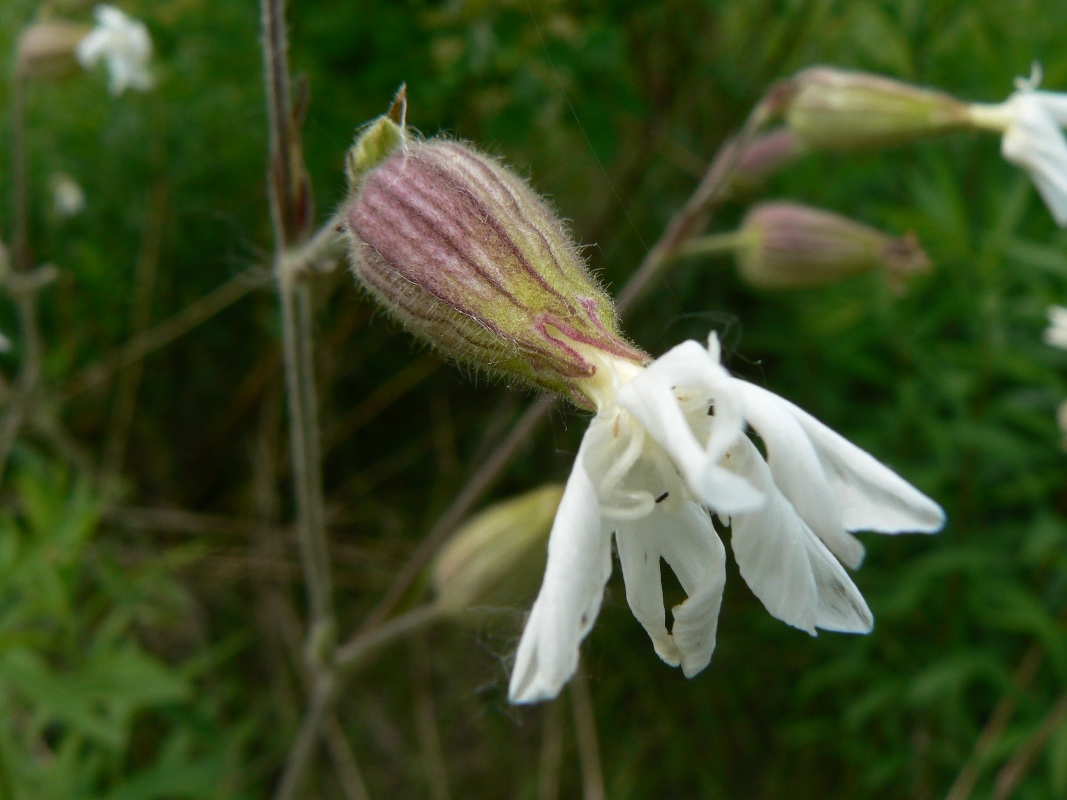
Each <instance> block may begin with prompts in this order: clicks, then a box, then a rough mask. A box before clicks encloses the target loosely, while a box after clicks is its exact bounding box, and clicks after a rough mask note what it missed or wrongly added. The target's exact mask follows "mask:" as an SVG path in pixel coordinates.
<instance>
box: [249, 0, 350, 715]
mask: <svg viewBox="0 0 1067 800" xmlns="http://www.w3.org/2000/svg"><path fill="white" fill-rule="evenodd" d="M261 11H262V19H263V65H264V73H265V77H266V88H267V106H268V113H269V118H270V170H269V186H270V199H271V220H272V223H273V228H274V270H275V277H276V281H277V285H278V296H279V302H280V305H281V312H282V356H283V361H284V364H285V383H286V393H287V395H288V399H289V425H290V428H289V435H290V440H291V452H292V459H293V475H294V477H295V483H296V507H297V529H298V531H299V541H300V554H301V564H302V566H303V569H304V579H305V582H306V585H307V592H308V606H309V609H310V618H311V624H310V625H309V628H308V649H309V652H308V656H309V657H310V658H311V660H312V663H313V664H319V665H322V664H325V663H327V662H329V660H330V653H331V651H332V648H333V641H334V635H335V634H334V621H333V620H334V616H333V592H332V586H331V584H332V580H331V575H330V561H329V549H328V546H327V539H326V527H325V513H324V506H325V501H324V498H323V494H322V463H321V456H320V444H319V430H318V402H317V398H316V392H315V374H314V353H313V336H312V330H313V326H312V310H311V297H310V292H311V289H310V287H309V286H308V285H306V284H305V283H297V282H296V281H295V280H294V276H293V274H292V272H291V270H289V269H287V268H286V266H287V264H288V263H289V261H290V259H289V257H288V251H289V248H290V247H292V246H293V245H294V244H299V242H298V241H297V240H298V239H299V235H300V231H299V230H298V228H299V225H298V224H297V222H296V220H297V219H298V211H299V209H298V208H297V204H298V202H299V198H298V191H299V188H298V185H297V181H298V180H299V175H298V172H299V170H298V163H299V162H297V161H296V159H297V158H298V157H299V150H298V147H297V144H296V135H295V131H294V127H293V120H292V108H291V93H290V86H289V65H288V43H287V34H286V26H285V13H284V3H283V0H261ZM319 694H320V693H318V692H316V693H315V694H314V695H313V696H315V697H318V696H319Z"/></svg>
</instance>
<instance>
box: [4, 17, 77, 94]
mask: <svg viewBox="0 0 1067 800" xmlns="http://www.w3.org/2000/svg"><path fill="white" fill-rule="evenodd" d="M91 31H92V28H90V27H89V26H88V25H78V24H77V23H74V22H65V21H62V20H49V21H46V22H38V23H37V24H35V25H31V26H30V27H28V28H26V29H25V30H24V31H23V32H22V34H21V35H20V36H19V40H18V45H17V50H16V55H15V64H16V70H17V73H18V76H19V77H20V78H24V79H32V80H44V81H47V80H57V79H59V78H65V77H68V76H70V75H73V74H75V73H77V72H79V71H80V69H81V68H80V67H79V65H78V60H77V58H76V57H75V49H76V48H77V46H78V43H79V42H80V41H82V40H83V39H84V38H85V37H86V36H88V35H89V33H90V32H91Z"/></svg>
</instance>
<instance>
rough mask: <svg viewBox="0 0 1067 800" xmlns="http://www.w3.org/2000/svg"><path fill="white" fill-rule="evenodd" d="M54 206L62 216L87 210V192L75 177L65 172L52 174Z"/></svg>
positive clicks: (69, 215)
mask: <svg viewBox="0 0 1067 800" xmlns="http://www.w3.org/2000/svg"><path fill="white" fill-rule="evenodd" d="M49 183H50V184H51V187H52V207H53V208H54V209H55V212H56V214H58V215H59V216H61V217H74V216H77V215H78V214H80V213H81V212H82V211H84V210H85V192H84V191H82V187H81V186H79V185H78V182H77V181H76V180H74V178H72V177H70V175H67V174H66V173H63V172H57V173H55V174H54V175H52V177H51V179H50V181H49Z"/></svg>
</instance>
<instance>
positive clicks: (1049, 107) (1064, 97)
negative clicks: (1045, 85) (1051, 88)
mask: <svg viewBox="0 0 1067 800" xmlns="http://www.w3.org/2000/svg"><path fill="white" fill-rule="evenodd" d="M1032 94H1033V95H1034V97H1035V98H1036V99H1037V101H1038V102H1039V103H1041V105H1042V106H1043V107H1044V109H1045V111H1047V112H1048V114H1049V116H1051V117H1052V118H1053V119H1054V120H1056V122H1058V123H1059V124H1060V125H1067V92H1033V93H1032Z"/></svg>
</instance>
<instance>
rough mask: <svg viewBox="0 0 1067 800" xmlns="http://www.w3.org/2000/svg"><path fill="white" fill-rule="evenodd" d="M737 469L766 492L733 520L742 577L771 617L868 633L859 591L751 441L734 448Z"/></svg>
mask: <svg viewBox="0 0 1067 800" xmlns="http://www.w3.org/2000/svg"><path fill="white" fill-rule="evenodd" d="M731 455H732V456H733V460H734V461H735V463H736V464H737V469H738V470H739V471H741V472H743V473H745V474H747V475H748V476H749V478H750V479H752V481H753V482H754V483H756V484H757V485H758V486H759V487H760V488H761V489H762V490H763V491H764V492H765V493H766V494H767V502H766V504H764V505H763V506H761V507H760V508H758V509H756V510H755V511H750V512H747V513H744V514H738V515H735V516H734V517H733V518H732V520H731V525H730V529H731V544H732V545H733V550H734V556H735V558H736V559H737V566H738V568H739V569H740V571H741V577H743V578H744V579H745V582H746V583H747V584H748V585H749V587H750V588H751V589H752V592H753V593H754V594H755V595H756V596H757V597H758V598H759V599H760V601H761V602H762V603H763V605H764V606H765V607H766V609H767V611H769V612H770V614H771V616H773V617H776V618H777V619H780V620H782V621H783V622H785V623H787V624H789V625H792V626H793V627H796V628H800V629H801V630H804V631H807V632H808V633H810V634H812V635H815V629H816V628H823V629H825V630H834V631H842V632H846V633H866V632H868V631H870V630H871V627H872V626H873V624H874V620H873V618H872V616H871V612H870V609H869V608H868V607H867V603H866V602H865V601H864V599H863V596H862V595H861V594H860V592H859V589H857V588H856V585H855V584H854V583H853V582H852V579H851V578H849V577H848V573H846V572H845V570H844V568H843V567H842V566H841V565H840V564H839V563H838V562H837V560H836V559H835V558H834V557H833V555H832V554H831V553H830V551H829V550H827V548H826V546H825V545H824V544H823V543H822V542H821V541H819V539H818V537H816V536H815V534H814V533H812V531H811V529H810V528H809V527H808V526H807V525H806V524H805V523H804V521H803V520H802V519H801V518H800V517H799V516H798V515H797V513H796V511H795V510H794V509H793V507H792V505H790V503H789V501H788V500H786V499H785V497H784V495H782V493H781V492H779V491H778V490H777V489H776V488H775V486H774V481H773V478H772V476H771V473H770V469H769V468H768V467H767V465H766V463H764V461H763V459H762V457H761V456H760V453H759V451H758V450H757V449H756V447H755V445H753V444H752V443H751V442H749V441H748V440H747V439H745V440H742V441H741V442H739V443H738V446H737V447H736V448H735V449H734V450H732V451H731Z"/></svg>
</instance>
